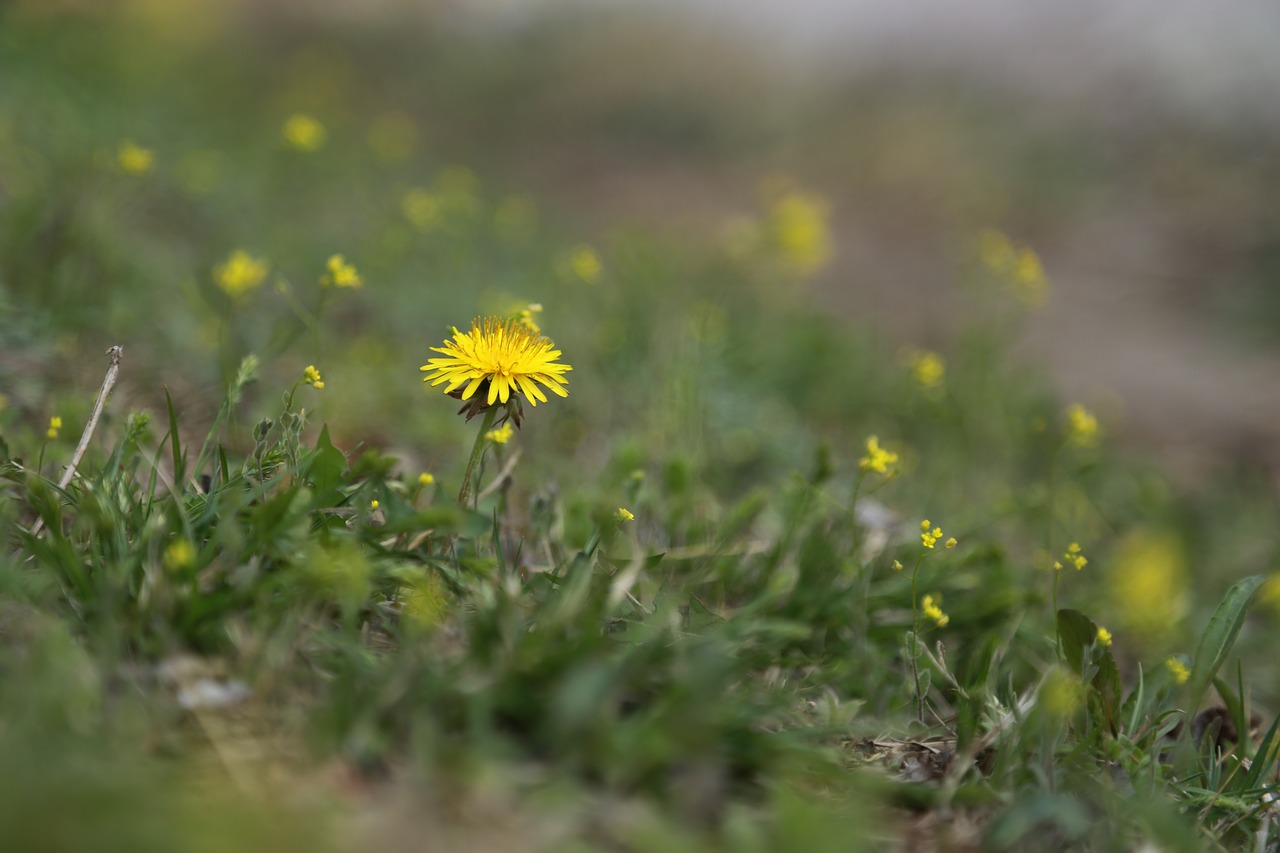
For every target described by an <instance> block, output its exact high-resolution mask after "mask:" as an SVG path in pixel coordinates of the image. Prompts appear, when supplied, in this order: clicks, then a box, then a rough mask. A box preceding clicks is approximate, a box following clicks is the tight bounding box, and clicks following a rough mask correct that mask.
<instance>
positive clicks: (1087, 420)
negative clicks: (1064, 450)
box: [1067, 403, 1098, 447]
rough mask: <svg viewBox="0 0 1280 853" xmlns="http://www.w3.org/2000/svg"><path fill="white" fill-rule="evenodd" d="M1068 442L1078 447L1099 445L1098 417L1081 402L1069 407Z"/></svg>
mask: <svg viewBox="0 0 1280 853" xmlns="http://www.w3.org/2000/svg"><path fill="white" fill-rule="evenodd" d="M1067 442H1068V443H1069V444H1074V445H1076V446H1077V447H1096V446H1097V445H1098V419H1097V418H1095V417H1094V416H1093V414H1092V413H1091V412H1090V411H1089V410H1088V409H1086V408H1085V407H1084V406H1082V405H1080V404H1079V403H1073V404H1072V405H1071V406H1069V407H1068V408H1067Z"/></svg>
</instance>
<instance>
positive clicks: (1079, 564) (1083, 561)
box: [1054, 542, 1089, 572]
mask: <svg viewBox="0 0 1280 853" xmlns="http://www.w3.org/2000/svg"><path fill="white" fill-rule="evenodd" d="M1062 559H1063V560H1065V561H1066V563H1067V565H1069V566H1075V569H1076V571H1077V572H1078V571H1080V570H1081V569H1083V568H1084V567H1085V566H1087V565H1089V560H1088V559H1087V558H1086V557H1085V555H1084V554H1083V553H1081V551H1080V543H1079V542H1072V543H1071V544H1070V545H1068V546H1067V551H1066V553H1065V554H1063V555H1062ZM1054 568H1058V569H1060V568H1062V564H1061V563H1056V562H1055V563H1054Z"/></svg>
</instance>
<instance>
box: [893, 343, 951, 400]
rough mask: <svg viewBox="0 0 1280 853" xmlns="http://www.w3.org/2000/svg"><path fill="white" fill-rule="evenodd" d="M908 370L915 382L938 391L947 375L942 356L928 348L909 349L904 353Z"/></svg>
mask: <svg viewBox="0 0 1280 853" xmlns="http://www.w3.org/2000/svg"><path fill="white" fill-rule="evenodd" d="M903 356H904V358H903V360H904V361H905V362H906V364H907V370H908V372H910V374H911V378H912V379H913V380H915V383H916V384H917V385H919V386H920V387H921V388H923V389H924V390H926V391H937V390H938V389H940V388H941V387H942V381H943V379H945V378H946V375H947V365H946V362H944V361H943V360H942V356H940V355H938V354H937V353H936V352H933V351H932V350H927V349H908V350H905V351H904V353H903Z"/></svg>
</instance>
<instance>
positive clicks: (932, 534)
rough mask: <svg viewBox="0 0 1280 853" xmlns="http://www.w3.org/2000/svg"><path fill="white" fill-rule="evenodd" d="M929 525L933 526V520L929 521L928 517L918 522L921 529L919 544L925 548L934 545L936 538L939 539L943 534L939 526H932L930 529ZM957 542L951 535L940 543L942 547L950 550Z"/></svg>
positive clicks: (936, 541)
mask: <svg viewBox="0 0 1280 853" xmlns="http://www.w3.org/2000/svg"><path fill="white" fill-rule="evenodd" d="M931 527H933V522H931V521H929V519H927V518H926V519H925V520H924V521H922V522H920V531H921V532H920V544H922V545H924V547H926V548H932V547H934V546H935V545H936V544H937V543H938V540H939V539H941V538H942V535H943V534H942V528H941V527H933V529H932V530H930V528H931ZM958 544H960V543H959V542H958V541H957V540H956V538H955V537H954V536H952V537H951V538H950V539H948V540H947V541H946V542H944V543H942V545H943V547H944V548H946V549H947V550H950V549H952V548H954V547H956V545H958Z"/></svg>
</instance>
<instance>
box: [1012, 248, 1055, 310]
mask: <svg viewBox="0 0 1280 853" xmlns="http://www.w3.org/2000/svg"><path fill="white" fill-rule="evenodd" d="M1012 284H1013V295H1014V296H1016V297H1017V298H1018V299H1019V300H1020V301H1021V302H1022V303H1023V304H1024V305H1026V306H1027V307H1029V308H1036V307H1038V306H1039V305H1040V304H1041V303H1043V302H1044V300H1045V298H1046V297H1047V296H1048V295H1049V279H1048V277H1047V276H1046V275H1045V274H1044V266H1043V265H1042V264H1041V263H1040V256H1039V255H1037V254H1036V253H1035V251H1034V250H1032V249H1023V250H1022V251H1021V252H1019V253H1018V262H1017V264H1016V265H1015V266H1014V268H1013V281H1012Z"/></svg>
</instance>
